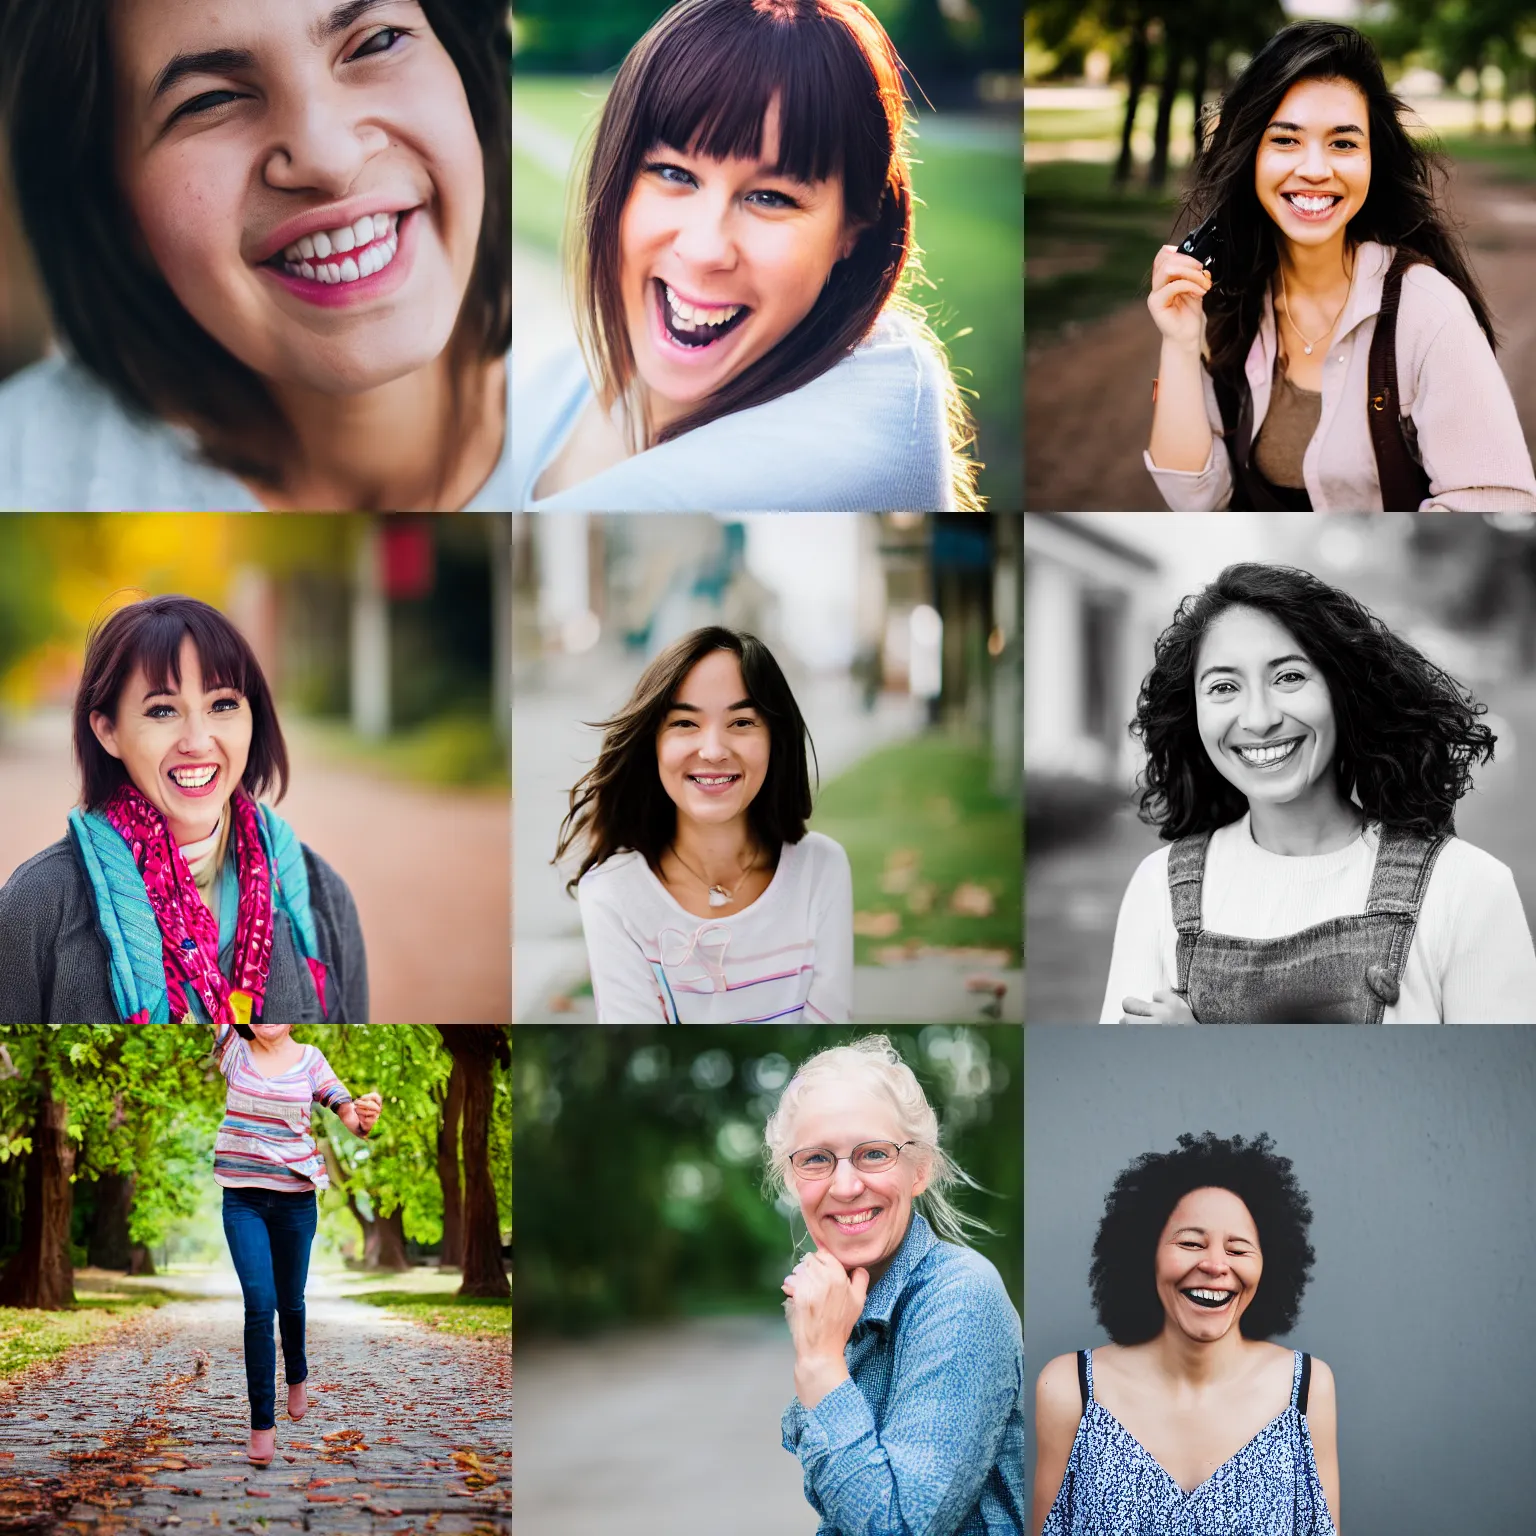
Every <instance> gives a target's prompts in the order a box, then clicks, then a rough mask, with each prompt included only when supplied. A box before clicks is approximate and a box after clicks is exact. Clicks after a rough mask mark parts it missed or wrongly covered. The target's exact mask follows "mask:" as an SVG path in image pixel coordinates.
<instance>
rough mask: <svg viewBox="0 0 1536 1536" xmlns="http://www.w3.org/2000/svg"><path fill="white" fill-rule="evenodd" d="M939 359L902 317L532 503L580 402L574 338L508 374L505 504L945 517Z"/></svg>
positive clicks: (947, 481)
mask: <svg viewBox="0 0 1536 1536" xmlns="http://www.w3.org/2000/svg"><path fill="white" fill-rule="evenodd" d="M944 370H945V363H944V360H943V358H942V357H940V356H939V355H938V353H937V352H935V351H934V349H933V348H932V347H931V346H930V345H928V344H927V343H926V342H925V341H924V340H923V338H922V337H921V336H920V335H919V334H918V333H917V331H916V330H915V329H914V328H913V326H912V325H911V323H910V322H909V321H908V320H907V319H906V318H905V317H904V316H902V315H899V314H895V313H887V314H886V315H884V316H882V317H881V319H880V320H879V321H878V322H877V323H876V325H875V328H874V330H873V331H872V332H871V333H870V335H869V337H868V338H867V339H866V340H865V341H864V342H862V343H861V344H860V345H859V346H858V347H856V348H855V349H854V350H853V352H852V353H850V354H849V356H847V357H845V358H844V359H843V360H842V361H841V362H839V363H836V364H835V365H834V366H833V367H831V368H829V369H828V370H827V371H826V372H825V373H824V374H822V375H821V376H820V377H819V378H815V379H812V380H811V382H810V383H809V384H804V385H802V386H801V387H800V388H799V389H797V390H794V391H792V392H791V393H790V394H787V395H781V396H780V397H779V398H778V399H777V400H770V401H768V403H767V404H766V405H755V406H752V407H751V408H750V409H748V410H744V411H735V412H733V413H732V414H731V415H729V416H722V417H720V418H719V419H718V420H717V421H712V422H709V423H708V424H707V425H705V426H702V427H696V428H695V429H694V430H693V431H691V432H685V433H684V434H683V435H682V436H681V437H678V438H674V439H673V440H672V441H671V442H668V443H662V444H661V445H660V446H659V447H656V448H651V449H648V450H647V451H646V452H644V453H639V454H636V455H634V457H632V458H629V459H625V460H624V461H623V462H622V463H620V464H616V465H614V466H613V467H612V468H611V469H607V470H604V471H603V472H602V473H601V474H596V475H593V476H592V477H591V478H590V479H587V480H583V481H582V482H581V483H580V484H578V485H573V486H571V487H569V488H568V489H567V490H564V491H561V492H559V493H558V494H557V495H554V496H546V497H544V498H543V499H542V500H540V501H535V500H534V499H533V488H534V486H535V484H536V483H537V482H538V478H539V476H540V475H541V474H542V473H543V472H544V469H545V467H546V466H547V465H548V464H549V463H550V461H551V460H552V459H553V458H554V457H555V455H556V454H557V453H558V452H559V450H560V448H561V446H562V444H563V443H564V442H565V440H566V438H567V436H568V435H569V434H570V431H571V428H572V427H573V426H574V425H575V422H576V418H577V417H578V416H579V415H580V413H581V411H582V409H583V408H584V407H585V406H586V404H587V402H588V401H589V400H590V399H591V398H592V385H591V382H590V381H589V380H588V378H587V373H586V369H585V367H584V366H583V363H582V359H581V355H580V353H579V352H578V351H577V350H576V348H575V347H574V346H571V347H569V348H567V349H566V350H565V351H563V352H561V353H557V354H556V355H555V356H553V357H552V358H548V359H547V360H546V361H545V362H544V363H543V365H542V366H539V367H536V368H534V369H531V370H529V371H528V373H527V375H526V377H522V378H519V376H518V373H517V369H516V368H515V367H514V369H513V371H512V389H511V392H510V393H511V399H512V421H513V424H514V428H513V437H512V486H513V492H514V496H515V500H514V502H513V506H514V507H515V508H516V509H518V510H520V511H525V512H526V511H535V510H536V511H540V512H543V511H550V512H557V511H558V512H952V511H953V510H954V490H953V484H952V476H951V471H952V462H953V461H952V459H951V450H950V446H949V433H948V424H947V420H946V416H945V401H944V396H945V384H946V379H945V374H944Z"/></svg>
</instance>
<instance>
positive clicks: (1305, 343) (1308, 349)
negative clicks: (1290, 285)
mask: <svg viewBox="0 0 1536 1536" xmlns="http://www.w3.org/2000/svg"><path fill="white" fill-rule="evenodd" d="M1280 297H1281V299H1282V300H1283V301H1284V303H1285V318H1286V319H1287V320H1288V321H1290V325H1291V329H1292V330H1293V331H1295V332H1296V334H1297V335H1298V336H1300V337H1301V350H1302V351H1303V352H1305V353H1306V354H1307V356H1308V357H1311V355H1312V348H1313V347H1315V346H1316V345H1317V343H1318V342H1319V341H1326V340H1327V339H1328V338H1329V337H1330V336H1332V335H1333V328H1334V326H1336V325H1337V324H1338V323H1339V316H1340V315H1342V314H1343V313H1344V305H1345V304H1348V303H1349V290H1348V289H1346V290H1345V292H1344V299H1343V303H1341V304H1340V305H1339V307H1338V308H1337V309H1336V310H1335V311H1334V314H1333V319H1332V320H1330V321H1329V322H1328V329H1327V330H1326V331H1324V332H1323V334H1322V335H1321V336H1319V337H1318V338H1317V340H1316V341H1309V340H1308V339H1307V333H1306V332H1305V331H1304V330H1302V328H1301V327H1300V326H1299V325H1297V324H1296V317H1295V316H1294V315H1293V314H1292V313H1291V296H1290V294H1288V293H1287V292H1286V291H1285V264H1284V263H1283V262H1282V263H1281V266H1280Z"/></svg>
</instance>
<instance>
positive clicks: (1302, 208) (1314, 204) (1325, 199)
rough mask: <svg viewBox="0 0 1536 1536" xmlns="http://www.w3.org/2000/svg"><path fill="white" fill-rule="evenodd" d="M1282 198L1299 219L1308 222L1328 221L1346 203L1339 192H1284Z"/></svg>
mask: <svg viewBox="0 0 1536 1536" xmlns="http://www.w3.org/2000/svg"><path fill="white" fill-rule="evenodd" d="M1280 196H1281V197H1282V198H1283V199H1284V200H1285V201H1286V202H1287V203H1288V204H1289V205H1290V209H1291V212H1292V213H1294V214H1295V215H1296V217H1297V218H1298V219H1304V220H1307V221H1308V222H1321V221H1322V220H1324V219H1327V218H1328V217H1329V216H1330V215H1331V214H1332V213H1333V210H1334V209H1335V208H1337V207H1338V205H1339V204H1340V203H1342V202H1343V201H1344V198H1343V195H1342V194H1341V193H1337V192H1282V193H1281V194H1280Z"/></svg>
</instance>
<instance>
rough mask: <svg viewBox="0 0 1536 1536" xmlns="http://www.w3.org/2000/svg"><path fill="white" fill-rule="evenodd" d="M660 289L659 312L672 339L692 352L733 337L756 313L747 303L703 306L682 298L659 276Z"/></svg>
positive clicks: (701, 350) (658, 287) (658, 296)
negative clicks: (744, 322) (737, 328)
mask: <svg viewBox="0 0 1536 1536" xmlns="http://www.w3.org/2000/svg"><path fill="white" fill-rule="evenodd" d="M651 281H652V284H653V285H654V287H655V289H656V311H657V314H658V315H659V316H660V319H661V325H662V329H663V330H664V331H665V332H666V333H667V336H668V338H669V339H670V340H671V341H673V342H675V343H676V344H677V345H678V346H680V347H683V348H685V349H686V350H688V351H689V352H703V351H705V350H706V349H707V348H709V347H712V346H714V345H715V344H716V343H717V342H719V341H721V340H723V339H724V338H725V337H727V336H729V335H730V334H731V332H732V331H734V330H735V329H736V327H737V326H739V325H740V324H741V322H742V321H743V320H745V319H746V318H747V316H748V315H750V314H751V313H752V310H751V308H750V307H749V306H748V305H746V304H724V305H720V306H718V307H716V308H708V309H706V308H703V307H701V306H699V305H695V304H690V303H688V302H687V301H686V300H684V299H680V298H679V297H678V296H677V295H676V294H675V293H674V292H673V291H672V290H671V289H670V288H669V287H668V286H667V285H666V283H664V282H663V281H662V280H661V279H660V278H659V277H657V278H652V280H651Z"/></svg>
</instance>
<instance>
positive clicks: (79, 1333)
mask: <svg viewBox="0 0 1536 1536" xmlns="http://www.w3.org/2000/svg"><path fill="white" fill-rule="evenodd" d="M191 1299H194V1298H190V1297H182V1296H179V1295H178V1294H177V1293H176V1292H174V1291H165V1290H160V1289H159V1288H158V1287H153V1286H141V1285H134V1286H132V1287H125V1288H123V1289H121V1290H117V1289H109V1288H107V1287H106V1286H105V1285H103V1284H102V1283H101V1282H96V1281H90V1280H86V1279H83V1278H81V1277H78V1276H77V1277H76V1280H75V1305H74V1306H73V1307H71V1308H68V1309H67V1310H65V1311H62V1312H45V1311H41V1310H39V1309H37V1308H35V1307H0V1378H4V1377H6V1376H14V1375H17V1374H18V1373H19V1372H21V1371H24V1370H26V1369H27V1367H28V1366H31V1365H36V1364H37V1363H38V1362H39V1361H42V1360H51V1359H53V1357H54V1356H55V1355H62V1354H63V1353H64V1352H65V1351H66V1350H70V1349H73V1348H75V1346H76V1345H78V1344H89V1343H90V1342H91V1341H92V1340H94V1339H99V1338H101V1337H102V1336H103V1335H104V1334H106V1333H108V1332H110V1331H111V1330H112V1329H113V1328H114V1327H115V1326H116V1325H117V1323H118V1322H119V1321H121V1320H122V1319H124V1318H127V1317H131V1316H133V1314H134V1313H136V1312H142V1311H145V1310H146V1309H148V1308H152V1307H160V1306H164V1305H165V1303H166V1302H168V1301H181V1300H191Z"/></svg>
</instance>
